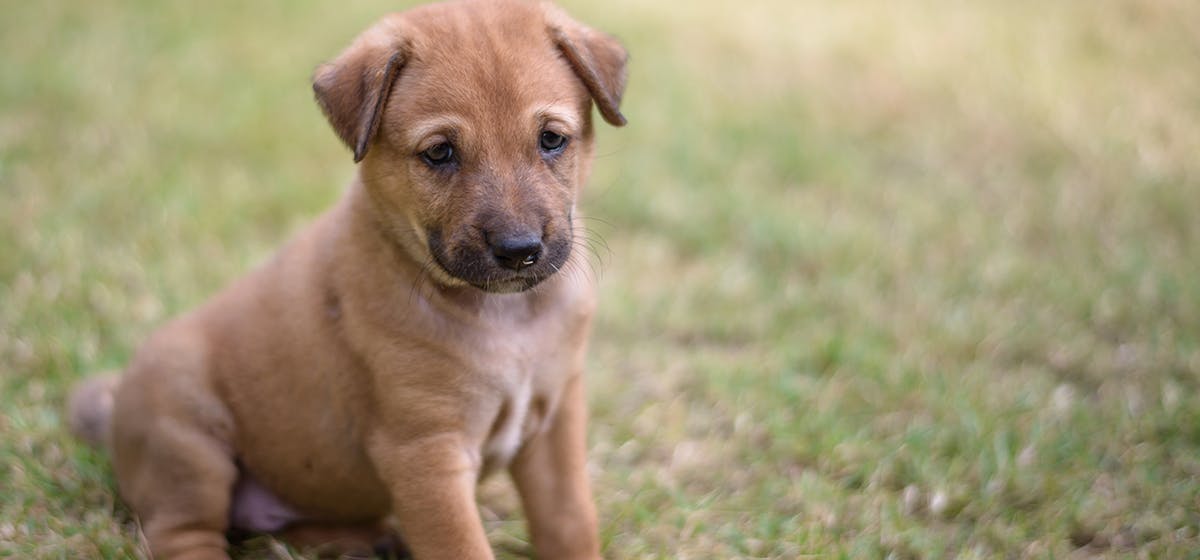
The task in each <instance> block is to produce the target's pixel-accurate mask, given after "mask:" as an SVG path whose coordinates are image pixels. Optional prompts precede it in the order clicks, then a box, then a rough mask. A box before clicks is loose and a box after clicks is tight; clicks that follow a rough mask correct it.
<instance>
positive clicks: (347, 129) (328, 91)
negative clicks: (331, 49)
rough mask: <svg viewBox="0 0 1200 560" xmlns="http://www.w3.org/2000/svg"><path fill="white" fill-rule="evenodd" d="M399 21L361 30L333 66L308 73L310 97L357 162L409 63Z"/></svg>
mask: <svg viewBox="0 0 1200 560" xmlns="http://www.w3.org/2000/svg"><path fill="white" fill-rule="evenodd" d="M401 27H402V26H401V25H400V21H399V16H391V17H389V18H387V19H385V20H383V21H381V22H379V23H377V24H375V25H374V26H372V27H371V28H370V29H367V30H366V31H364V32H363V33H362V34H361V35H359V36H358V37H357V38H356V39H355V40H354V42H353V43H351V44H350V46H349V47H347V48H346V50H344V51H342V54H340V55H338V57H337V58H336V59H335V60H334V61H333V62H329V63H326V64H322V65H321V66H319V67H317V70H316V72H314V73H313V93H314V94H315V96H316V98H317V104H319V105H320V106H321V110H322V111H323V112H324V113H325V117H326V118H327V119H329V124H330V125H332V126H333V130H334V132H337V135H338V136H339V137H341V139H342V142H345V143H346V145H347V146H349V147H350V149H352V150H354V162H355V163H358V162H360V161H362V159H363V157H365V156H366V155H367V149H368V148H369V147H370V146H371V140H372V139H373V138H374V137H375V133H376V132H378V131H379V123H380V122H381V121H382V120H383V109H384V105H385V104H386V103H387V98H388V95H389V94H390V93H391V91H392V84H394V83H396V76H397V75H398V74H399V73H400V69H401V68H402V67H403V66H404V63H405V61H406V60H407V58H408V51H409V45H408V42H407V41H406V40H405V39H404V35H403V34H402V29H401Z"/></svg>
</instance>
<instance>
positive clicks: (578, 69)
mask: <svg viewBox="0 0 1200 560" xmlns="http://www.w3.org/2000/svg"><path fill="white" fill-rule="evenodd" d="M542 9H543V10H544V11H545V13H546V26H547V28H548V29H549V31H550V37H551V38H552V39H553V40H554V44H555V45H556V46H557V47H558V50H559V51H561V52H562V54H563V57H564V58H566V60H567V63H568V64H570V65H571V69H572V70H574V71H575V74H576V75H577V76H579V79H580V80H582V81H583V85H585V86H587V90H588V93H589V94H590V95H591V96H592V100H593V101H595V102H596V107H597V108H598V109H600V115H601V116H602V117H604V120H605V121H608V124H611V125H613V126H623V125H624V124H625V122H626V121H625V115H622V114H621V111H620V110H619V109H620V106H621V95H623V94H624V93H625V79H626V71H625V63H626V61H628V60H629V55H628V54H627V53H626V52H625V47H622V46H621V43H619V42H618V41H617V40H616V39H614V38H612V37H611V36H609V35H606V34H604V33H601V32H599V31H596V30H594V29H591V28H589V27H587V26H584V25H582V24H580V23H579V22H576V21H575V20H573V19H571V18H570V16H568V15H567V14H566V12H563V11H562V10H561V9H560V8H558V7H556V6H553V5H551V4H550V3H548V2H547V3H543V4H542Z"/></svg>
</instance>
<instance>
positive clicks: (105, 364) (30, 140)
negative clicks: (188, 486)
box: [0, 0, 1200, 558]
mask: <svg viewBox="0 0 1200 560" xmlns="http://www.w3.org/2000/svg"><path fill="white" fill-rule="evenodd" d="M563 3H564V4H565V7H566V8H568V10H569V11H570V12H571V13H573V14H574V15H575V16H576V17H577V18H578V19H580V20H582V21H585V22H587V23H589V24H591V25H593V26H594V27H597V28H600V29H603V30H606V31H609V32H611V33H613V34H615V35H617V36H618V37H619V38H621V39H622V40H623V41H624V42H625V44H626V45H627V47H628V48H629V50H630V51H631V53H632V66H631V80H630V86H629V90H628V92H627V94H626V96H625V106H624V107H623V110H624V112H625V114H626V115H627V116H628V118H629V121H630V124H629V126H627V127H626V128H623V129H609V128H603V129H602V130H600V133H599V134H600V138H599V149H598V152H599V156H600V157H599V159H598V161H597V164H596V170H595V174H594V177H593V180H592V182H591V185H590V186H589V188H588V190H587V193H586V196H585V202H584V208H585V210H586V211H587V213H588V214H589V215H591V216H593V217H595V218H597V219H596V220H595V221H593V223H591V224H590V225H591V226H592V229H593V230H594V233H593V235H594V238H593V239H594V241H595V243H596V244H597V245H598V246H599V247H600V250H599V255H600V258H599V259H597V260H596V261H595V263H594V264H595V270H596V277H597V282H598V285H599V288H600V292H601V294H602V304H601V307H600V315H599V318H598V321H597V324H596V327H595V332H594V337H593V342H592V352H591V362H590V370H589V374H588V375H589V383H590V399H591V403H592V411H593V420H592V423H591V434H590V437H591V439H590V446H591V455H590V457H591V461H592V467H593V469H592V474H593V480H594V483H595V487H596V494H597V501H598V505H599V510H600V513H601V518H602V533H603V534H602V537H603V539H604V545H605V549H606V555H607V556H608V557H611V558H797V557H807V556H810V555H811V556H814V557H844V558H860V557H890V558H986V557H1007V558H1023V557H1031V558H1040V557H1056V558H1063V557H1095V556H1100V557H1105V556H1109V557H1132V556H1136V557H1145V558H1151V557H1153V558H1158V557H1187V556H1189V555H1191V554H1194V553H1195V552H1194V551H1195V550H1197V549H1198V548H1200V536H1198V534H1200V396H1198V395H1197V391H1196V389H1197V385H1198V383H1200V281H1198V280H1197V278H1198V275H1200V218H1197V216H1200V3H1197V2H1194V1H1191V0H1105V1H1102V2H1069V1H1061V2H1033V1H1027V0H1015V1H1000V0H996V1H983V0H980V1H977V2H955V1H951V0H898V1H892V2H884V1H865V0H848V1H840V2H817V1H811V0H750V1H745V2H738V3H730V2H721V1H717V0H695V1H691V2H653V3H651V2H639V1H635V0H610V1H608V2H604V3H595V2H584V1H582V0H570V1H564V2H563ZM408 5H411V4H409V3H405V2H400V3H396V2H382V1H375V0H367V1H361V2H354V3H335V2H316V1H310V0H305V1H291V0H288V1H284V0H260V1H256V2H235V1H232V0H215V1H211V2H204V3H196V2H151V1H146V0H95V1H90V2H67V1H64V0H50V1H45V2H15V1H9V2H4V3H3V9H2V12H3V17H0V53H2V54H0V66H2V70H0V411H2V412H3V414H2V415H0V556H15V557H22V558H91V557H109V558H120V557H127V556H138V555H141V554H142V552H141V549H140V546H139V543H138V540H137V530H136V526H135V524H134V522H133V520H132V518H131V516H130V514H129V512H128V511H127V510H126V509H125V508H124V507H123V506H121V505H120V504H119V502H118V501H117V500H116V499H115V497H114V493H113V487H112V480H111V474H110V471H109V467H108V465H107V462H106V460H105V459H104V458H103V457H100V456H98V455H96V454H94V453H92V452H90V451H88V450H85V449H83V448H82V447H81V446H79V445H78V444H76V443H75V442H73V441H72V440H71V439H70V438H69V437H68V436H67V435H66V433H65V428H64V424H63V421H62V418H61V416H60V409H61V406H62V400H63V398H64V394H65V390H66V388H67V387H68V386H69V384H70V383H71V382H73V381H74V380H75V379H77V378H79V377H80V376H82V375H84V374H87V373H90V372H95V371H99V370H103V369H108V368H116V367H120V366H121V365H122V364H123V363H124V362H125V361H126V360H127V359H128V357H129V356H130V353H131V351H132V350H133V348H134V347H135V345H136V344H137V343H138V341H139V340H141V339H142V338H143V337H144V336H145V335H147V334H148V333H149V332H150V331H151V330H152V329H153V328H154V327H155V326H156V325H159V324H161V323H162V322H163V321H165V320H167V319H168V318H169V317H171V316H173V315H175V314H177V313H179V312H181V311H183V310H186V309H188V308H190V307H192V306H194V305H196V304H198V303H199V302H201V301H203V300H204V299H205V298H206V297H207V296H209V295H211V294H212V293H213V292H214V291H216V290H217V289H219V288H220V287H222V286H223V285H224V284H226V283H227V282H228V281H230V280H231V279H233V278H235V277H237V276H239V275H241V274H242V273H243V272H245V271H246V270H247V269H248V268H250V267H251V266H253V265H254V264H255V263H257V262H259V261H261V260H263V259H264V258H266V257H267V256H269V255H270V254H271V253H272V252H273V251H274V250H275V249H276V248H277V247H278V246H280V245H281V244H282V243H283V242H284V240H286V239H287V237H288V236H289V234H290V233H291V232H293V231H295V230H296V229H297V228H299V227H301V226H302V225H303V224H305V223H307V222H308V221H310V220H311V219H312V218H313V217H314V216H315V215H316V214H317V213H319V212H320V211H321V210H322V209H324V208H326V207H327V206H329V205H330V204H331V203H332V202H333V201H334V200H336V198H337V197H338V196H339V192H340V190H341V188H342V186H343V185H345V184H346V182H347V181H348V180H349V178H350V177H351V176H352V174H353V165H352V163H351V156H350V154H349V153H348V151H347V150H346V149H345V148H344V147H343V146H342V145H341V144H340V143H339V142H338V141H337V139H336V137H335V136H334V135H333V134H332V132H331V131H330V130H329V127H328V125H327V124H326V123H325V121H324V119H323V118H322V117H321V114H320V111H319V110H318V109H317V107H316V105H315V104H314V103H313V101H312V95H311V91H310V88H309V84H308V78H309V76H310V73H311V71H312V69H313V68H314V67H315V66H316V64H318V63H319V62H322V61H324V60H327V59H329V58H332V57H333V56H334V55H335V54H336V53H337V52H338V51H339V50H340V49H342V48H343V47H344V46H345V45H346V44H348V43H349V41H350V40H351V38H353V37H354V36H355V35H356V34H357V33H358V32H359V31H361V30H362V29H363V28H365V27H366V26H367V25H368V24H370V23H371V22H372V21H374V20H375V19H377V18H378V17H379V16H380V15H381V14H383V13H385V12H388V11H394V10H396V9H400V8H403V7H406V6H408ZM482 494H483V503H484V505H483V510H482V511H483V515H484V519H485V521H486V523H487V527H488V530H489V532H490V533H491V537H492V542H493V544H494V545H495V546H496V547H497V548H498V551H499V554H500V555H501V556H502V557H521V556H522V554H523V551H524V550H525V545H524V542H525V538H526V535H525V529H524V527H523V522H522V521H521V518H520V511H519V508H517V507H516V501H515V499H514V497H513V495H512V491H511V489H510V488H509V487H508V483H507V481H505V480H503V479H496V480H494V481H490V482H489V483H487V485H486V486H485V488H484V489H483V491H482ZM256 554H257V553H251V552H246V553H244V557H247V558H248V557H257V556H256ZM263 554H265V553H263ZM271 554H276V555H278V554H279V552H278V549H276V552H272V553H271ZM280 557H286V556H280Z"/></svg>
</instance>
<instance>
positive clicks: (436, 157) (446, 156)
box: [421, 142, 454, 167]
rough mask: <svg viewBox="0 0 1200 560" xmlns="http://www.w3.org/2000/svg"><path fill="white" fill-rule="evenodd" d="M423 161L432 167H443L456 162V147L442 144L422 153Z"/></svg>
mask: <svg viewBox="0 0 1200 560" xmlns="http://www.w3.org/2000/svg"><path fill="white" fill-rule="evenodd" d="M421 159H422V160H424V161H425V163H426V165H429V166H430V167H441V166H443V165H448V164H450V163H453V162H454V146H452V145H451V144H450V143H449V142H442V143H441V144H436V145H434V146H433V147H431V148H429V149H428V150H425V151H424V152H421Z"/></svg>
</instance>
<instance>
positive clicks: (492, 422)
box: [481, 352, 569, 473]
mask: <svg viewBox="0 0 1200 560" xmlns="http://www.w3.org/2000/svg"><path fill="white" fill-rule="evenodd" d="M504 358H505V359H497V360H495V361H492V362H491V363H490V364H488V366H485V368H484V369H483V370H482V371H481V375H483V376H486V377H487V378H488V380H487V386H488V387H489V389H490V390H489V391H488V392H489V393H490V395H489V397H490V398H488V399H487V400H489V401H491V405H490V406H487V407H484V408H485V410H487V411H489V412H490V413H491V414H490V415H489V416H490V418H486V417H485V418H483V419H482V420H484V421H485V424H486V430H487V436H486V437H485V438H484V440H483V445H482V449H481V455H482V459H483V471H484V472H485V473H486V472H488V471H490V470H492V469H495V468H501V467H504V466H506V465H507V464H508V463H509V462H510V461H512V458H513V456H515V455H516V453H517V452H518V451H519V450H520V448H521V446H522V445H523V444H524V443H525V442H527V441H529V439H530V438H532V437H533V436H535V435H537V434H538V433H540V432H542V431H543V430H544V429H546V427H547V425H548V424H549V422H551V421H552V411H554V410H555V409H556V408H557V404H558V401H559V397H560V393H561V392H562V388H563V386H564V382H565V380H566V378H567V375H569V364H567V363H564V362H563V361H562V360H561V359H560V358H559V356H555V355H553V354H552V353H547V352H515V353H511V355H508V356H504Z"/></svg>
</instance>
